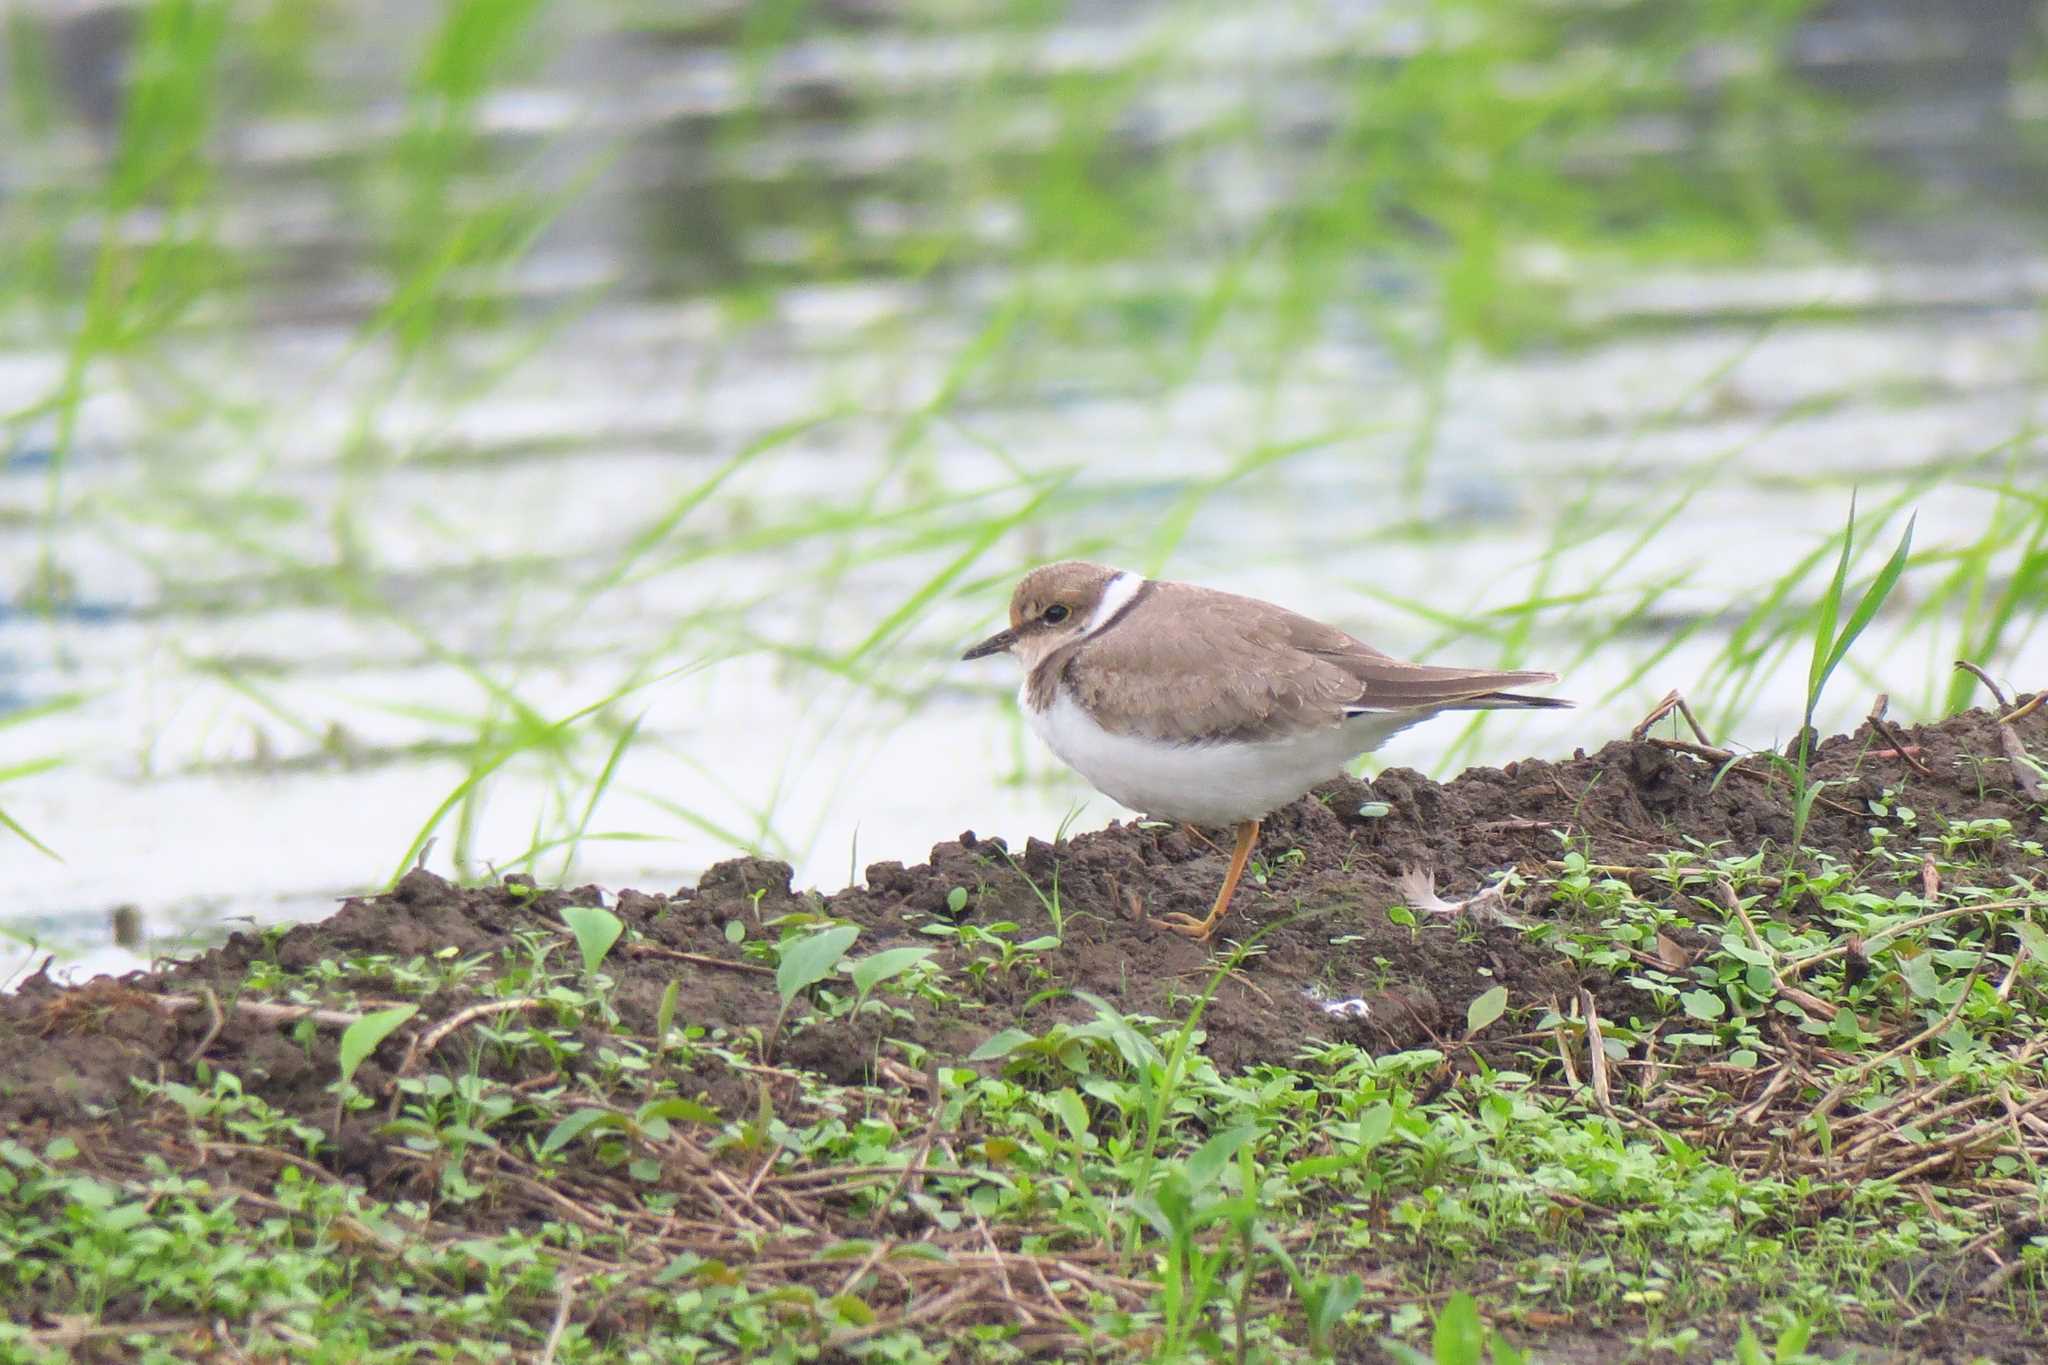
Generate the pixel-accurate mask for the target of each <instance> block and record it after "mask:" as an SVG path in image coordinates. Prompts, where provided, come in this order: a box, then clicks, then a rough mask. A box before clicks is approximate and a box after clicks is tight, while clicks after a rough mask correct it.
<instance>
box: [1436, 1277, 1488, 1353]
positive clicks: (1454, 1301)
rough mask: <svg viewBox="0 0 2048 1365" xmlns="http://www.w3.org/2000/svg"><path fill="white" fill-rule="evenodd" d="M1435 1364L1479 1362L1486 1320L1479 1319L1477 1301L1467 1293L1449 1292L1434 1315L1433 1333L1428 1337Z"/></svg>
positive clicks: (1483, 1346)
mask: <svg viewBox="0 0 2048 1365" xmlns="http://www.w3.org/2000/svg"><path fill="white" fill-rule="evenodd" d="M1430 1350H1431V1353H1432V1354H1433V1355H1434V1356H1435V1357H1436V1365H1481V1362H1482V1361H1483V1360H1484V1359H1485V1351H1486V1324H1485V1323H1483V1322H1481V1321H1480V1320H1479V1305H1478V1304H1476V1303H1474V1302H1473V1301H1472V1296H1471V1295H1470V1294H1453V1295H1451V1297H1450V1300H1449V1301H1448V1302H1447V1303H1445V1304H1444V1310H1443V1312H1441V1313H1439V1314H1437V1315H1436V1335H1435V1336H1433V1337H1431V1338H1430Z"/></svg>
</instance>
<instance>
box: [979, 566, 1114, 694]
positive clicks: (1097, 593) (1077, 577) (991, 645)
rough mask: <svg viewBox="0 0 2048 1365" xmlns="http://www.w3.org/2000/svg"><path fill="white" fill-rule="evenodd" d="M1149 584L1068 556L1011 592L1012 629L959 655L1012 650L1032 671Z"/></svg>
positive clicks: (1097, 626) (1034, 573) (1103, 622)
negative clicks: (1048, 656)
mask: <svg viewBox="0 0 2048 1365" xmlns="http://www.w3.org/2000/svg"><path fill="white" fill-rule="evenodd" d="M1143 583H1144V580H1143V579H1142V578H1140V577H1139V576H1138V575H1137V574H1131V573H1125V572H1123V571H1122V570H1121V569H1113V568H1111V567H1110V566H1109V565H1107V564H1090V563H1087V562H1086V561H1084V560H1079V559H1069V560H1063V561H1061V562H1060V563H1058V564H1047V565H1045V566H1043V567H1042V568H1037V569H1033V570H1032V571H1031V572H1030V573H1028V574H1025V575H1024V581H1023V582H1021V583H1019V584H1018V585H1017V591H1016V592H1014V593H1012V594H1011V596H1010V627H1009V629H1008V630H999V631H997V632H996V633H995V634H993V635H991V636H989V637H988V638H987V639H986V640H983V641H982V642H981V643H980V644H978V645H976V646H975V647H974V648H972V649H970V650H968V651H967V652H966V653H965V654H963V655H961V656H960V657H961V658H963V659H980V658H984V657H986V656H988V655H990V654H1002V653H1005V652H1007V653H1011V654H1015V655H1016V656H1017V659H1018V661H1019V662H1020V663H1022V664H1023V665H1024V670H1025V672H1027V673H1028V672H1030V671H1031V670H1032V669H1034V668H1036V667H1037V666H1038V665H1039V663H1040V662H1041V661H1042V660H1043V659H1044V658H1045V657H1046V656H1047V655H1049V654H1051V653H1052V652H1053V651H1054V650H1056V649H1058V648H1059V647H1060V646H1061V645H1064V644H1068V643H1070V642H1072V641H1074V640H1078V639H1080V638H1081V637H1082V636H1084V635H1087V634H1089V633H1090V632H1092V631H1095V630H1099V629H1101V628H1102V627H1103V626H1104V625H1106V624H1108V622H1109V619H1110V618H1111V617H1112V616H1114V615H1115V614H1116V612H1117V610H1119V609H1120V608H1121V607H1122V606H1123V605H1124V604H1125V603H1127V602H1129V600H1130V596H1131V594H1132V593H1135V592H1136V591H1137V590H1138V588H1139V587H1141V586H1142V585H1143Z"/></svg>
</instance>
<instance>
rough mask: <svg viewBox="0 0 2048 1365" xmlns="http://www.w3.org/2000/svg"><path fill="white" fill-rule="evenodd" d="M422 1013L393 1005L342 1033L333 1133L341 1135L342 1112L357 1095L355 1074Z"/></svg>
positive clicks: (355, 1023) (411, 1007)
mask: <svg viewBox="0 0 2048 1365" xmlns="http://www.w3.org/2000/svg"><path fill="white" fill-rule="evenodd" d="M419 1012H420V1007H419V1006H418V1005H394V1006H392V1007H391V1008H390V1009H388V1010H378V1011H377V1012H376V1013H374V1014H366V1015H364V1016H363V1017H362V1018H360V1019H358V1020H356V1021H355V1022H354V1023H352V1024H350V1025H349V1026H348V1027H347V1028H345V1029H343V1030H342V1031H341V1048H340V1058H339V1059H340V1063H341V1077H340V1079H339V1080H338V1081H337V1082H336V1083H335V1087H334V1131H335V1132H336V1134H339V1133H340V1131H341V1109H342V1105H344V1104H345V1103H347V1101H348V1097H349V1096H350V1095H352V1094H354V1093H355V1085H356V1070H357V1069H358V1068H359V1067H361V1066H362V1064H363V1063H364V1062H366V1061H368V1060H369V1058H370V1054H371V1053H373V1052H375V1051H376V1050H377V1047H378V1045H379V1044H380V1043H382V1042H383V1041H384V1040H385V1039H386V1038H389V1037H390V1036H391V1035H392V1033H394V1032H395V1031H396V1030H397V1029H398V1028H399V1027H400V1026H401V1025H403V1024H404V1023H405V1022H406V1020H408V1019H410V1018H412V1017H413V1016H414V1015H415V1014H418V1013H419Z"/></svg>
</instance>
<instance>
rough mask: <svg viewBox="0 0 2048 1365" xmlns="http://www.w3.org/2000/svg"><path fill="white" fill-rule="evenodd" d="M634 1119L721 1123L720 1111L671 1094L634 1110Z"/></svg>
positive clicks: (645, 1121)
mask: <svg viewBox="0 0 2048 1365" xmlns="http://www.w3.org/2000/svg"><path fill="white" fill-rule="evenodd" d="M633 1118H634V1121H635V1122H637V1123H641V1124H649V1123H653V1122H655V1121H656V1120H657V1119H681V1120H682V1121H683V1122H685V1123H719V1122H721V1121H722V1120H721V1119H720V1118H719V1116H718V1111H717V1110H715V1109H713V1108H711V1107H710V1106H709V1105H706V1104H703V1103H702V1102H700V1101H697V1100H686V1099H684V1098H683V1097H682V1096H680V1095H671V1096H670V1097H669V1098H667V1099H665V1100H653V1101H650V1102H649V1103H647V1104H643V1105H641V1106H640V1107H639V1108H638V1109H636V1110H634V1111H633Z"/></svg>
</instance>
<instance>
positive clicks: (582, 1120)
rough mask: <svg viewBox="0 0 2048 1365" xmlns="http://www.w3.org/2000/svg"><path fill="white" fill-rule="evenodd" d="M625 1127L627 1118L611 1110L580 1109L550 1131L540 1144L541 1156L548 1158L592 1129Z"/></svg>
mask: <svg viewBox="0 0 2048 1365" xmlns="http://www.w3.org/2000/svg"><path fill="white" fill-rule="evenodd" d="M625 1126H626V1120H625V1116H624V1115H621V1114H614V1113H612V1112H611V1111H610V1110H609V1109H578V1110H577V1111H576V1112H575V1113H573V1114H571V1115H569V1117H568V1118H565V1119H563V1120H562V1121H561V1122H560V1123H558V1124H556V1125H555V1126H554V1127H553V1128H552V1129H550V1130H549V1131H548V1135H547V1137H546V1138H545V1139H543V1140H542V1142H541V1144H540V1150H541V1155H542V1156H548V1155H551V1154H553V1153H555V1152H559V1151H561V1150H562V1149H563V1148H564V1147H566V1146H568V1145H569V1144H570V1143H572V1142H574V1141H575V1140H576V1139H577V1138H579V1137H582V1136H583V1134H584V1133H586V1132H588V1131H589V1130H590V1129H592V1128H599V1127H603V1128H624V1127H625Z"/></svg>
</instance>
